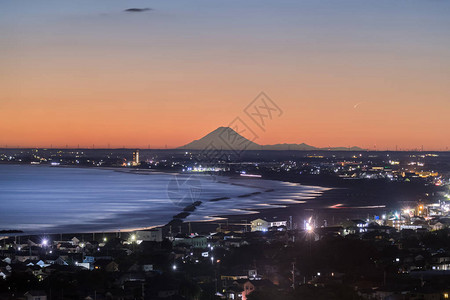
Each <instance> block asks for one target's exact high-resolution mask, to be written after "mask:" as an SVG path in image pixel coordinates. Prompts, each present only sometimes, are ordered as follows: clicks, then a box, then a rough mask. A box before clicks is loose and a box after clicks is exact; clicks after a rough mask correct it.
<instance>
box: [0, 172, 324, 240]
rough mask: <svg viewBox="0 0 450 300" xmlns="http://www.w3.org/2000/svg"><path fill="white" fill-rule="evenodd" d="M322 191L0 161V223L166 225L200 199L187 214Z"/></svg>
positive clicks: (79, 227) (35, 226)
mask: <svg viewBox="0 0 450 300" xmlns="http://www.w3.org/2000/svg"><path fill="white" fill-rule="evenodd" d="M324 190H325V189H324V188H320V187H312V186H303V185H300V184H297V183H287V182H281V181H272V180H262V179H255V178H251V179H250V178H228V177H217V176H210V175H185V174H181V175H180V174H178V175H177V174H166V173H150V172H139V173H132V172H122V171H116V170H110V169H98V168H65V167H51V166H32V165H0V230H21V231H23V232H24V233H25V234H38V233H48V234H50V233H64V232H106V231H119V230H122V231H125V230H133V229H138V228H149V227H153V226H158V225H164V224H167V223H168V222H169V221H170V220H172V218H173V216H174V215H177V214H179V213H180V212H182V211H183V209H184V208H185V207H186V206H188V205H190V204H192V203H194V202H196V201H201V202H202V204H201V205H200V206H198V207H197V208H196V210H195V211H193V212H192V213H191V214H190V215H189V216H188V217H187V218H186V219H185V221H209V220H214V219H217V218H219V217H218V216H221V215H237V214H252V213H255V212H257V211H261V210H263V209H265V208H276V207H285V206H286V205H287V204H293V203H304V202H305V201H310V200H312V199H314V198H316V197H317V196H319V195H320V194H321V193H322V192H323V191H324ZM211 200H215V201H211Z"/></svg>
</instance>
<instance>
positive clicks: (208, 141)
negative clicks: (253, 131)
mask: <svg viewBox="0 0 450 300" xmlns="http://www.w3.org/2000/svg"><path fill="white" fill-rule="evenodd" d="M208 148H210V149H220V150H226V151H233V150H234V151H244V150H279V151H286V150H299V151H306V150H335V151H338V150H342V151H359V150H364V149H362V148H360V147H356V146H353V147H326V148H318V147H314V146H311V145H308V144H305V143H301V144H286V143H284V144H274V145H259V144H257V143H255V142H254V141H251V140H249V139H247V138H245V137H244V136H242V135H240V134H239V133H237V132H236V131H235V130H233V129H232V128H230V127H219V128H217V129H216V130H214V131H212V132H210V133H208V134H207V135H205V136H204V137H202V138H200V139H198V140H194V141H192V142H190V143H188V144H186V145H184V146H181V147H178V148H177V149H186V150H205V149H208Z"/></svg>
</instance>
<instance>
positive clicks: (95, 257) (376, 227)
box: [0, 204, 450, 300]
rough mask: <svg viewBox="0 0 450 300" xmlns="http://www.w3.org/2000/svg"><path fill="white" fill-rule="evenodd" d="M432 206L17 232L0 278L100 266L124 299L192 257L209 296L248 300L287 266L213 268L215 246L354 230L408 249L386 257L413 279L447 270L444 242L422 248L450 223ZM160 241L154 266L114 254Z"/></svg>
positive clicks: (164, 292) (314, 281)
mask: <svg viewBox="0 0 450 300" xmlns="http://www.w3.org/2000/svg"><path fill="white" fill-rule="evenodd" d="M420 205H422V204H420ZM430 211H431V208H430V207H424V206H422V207H421V206H418V208H416V209H415V211H411V212H404V213H402V214H396V213H392V214H390V215H388V216H384V215H383V216H381V217H374V218H373V219H372V220H347V221H345V222H342V223H341V224H339V225H335V226H322V227H318V226H314V223H313V222H312V221H311V219H310V220H307V221H305V223H304V224H301V226H295V224H293V222H292V218H290V219H288V220H283V219H278V218H274V219H264V218H257V219H255V220H252V221H251V222H250V223H249V224H243V225H242V226H241V227H240V228H234V229H231V228H229V227H227V226H219V227H218V228H217V229H216V231H215V232H210V233H207V234H203V235H199V234H194V233H190V234H181V233H179V234H173V233H171V232H169V233H164V230H163V228H156V229H151V230H140V231H135V232H131V233H126V234H124V233H123V235H124V238H122V237H121V236H118V235H117V233H113V234H109V235H104V236H100V237H99V236H97V238H93V239H90V240H85V239H83V238H80V236H76V237H71V238H68V239H53V240H51V239H50V238H41V237H39V239H40V240H36V238H37V237H32V238H29V239H25V238H23V237H22V238H21V239H22V240H23V242H20V240H19V241H18V237H15V238H14V237H8V238H7V237H4V238H3V241H2V242H3V245H2V246H1V248H0V249H1V250H0V281H1V280H7V279H8V277H10V276H11V274H12V273H13V272H16V273H25V274H31V275H32V276H34V277H35V278H36V279H37V280H38V281H44V280H45V279H46V278H47V277H49V276H50V275H51V274H53V273H54V272H59V271H61V270H64V272H69V273H70V272H71V273H76V272H80V271H93V270H99V271H103V272H106V273H110V274H115V276H114V285H115V286H117V287H118V288H119V289H121V291H122V292H121V297H116V298H114V297H113V295H114V293H112V294H111V297H112V298H111V299H128V298H127V296H126V293H125V292H124V291H126V290H127V287H129V286H132V287H134V289H133V290H132V291H133V292H130V293H131V294H133V293H135V291H136V289H142V293H143V294H144V293H145V288H144V286H145V283H146V282H147V281H148V279H149V278H152V277H154V276H157V275H160V274H163V273H165V272H170V271H172V272H176V271H177V270H180V269H181V268H182V265H183V264H194V265H195V264H198V266H199V267H201V266H208V265H209V266H212V267H213V268H214V270H215V271H214V272H215V273H214V274H211V275H209V276H206V278H204V277H202V276H203V275H202V276H198V277H195V278H194V279H195V281H196V282H208V281H212V282H215V285H216V294H215V295H216V297H218V298H222V299H230V300H235V299H243V300H246V299H247V297H248V295H250V294H251V293H252V292H254V291H257V290H264V289H267V288H273V287H278V288H280V287H281V286H283V284H282V283H281V282H282V281H283V279H282V278H283V276H284V277H285V276H286V275H285V274H286V272H287V271H286V270H281V269H280V267H279V266H277V265H274V264H271V263H270V262H269V263H267V264H260V265H258V266H257V267H256V266H254V265H252V263H251V262H249V263H248V264H246V265H243V266H242V267H240V268H238V269H230V268H226V267H223V268H218V267H217V268H216V267H215V266H219V265H220V264H221V259H220V257H219V256H216V254H217V252H216V251H217V249H222V250H224V251H233V249H239V248H241V247H244V246H248V245H252V244H255V243H261V241H263V242H264V243H267V244H271V243H275V242H276V243H285V244H288V243H292V242H295V241H296V240H297V239H301V238H304V237H305V234H307V235H308V236H309V237H310V238H311V240H313V241H314V240H315V241H318V240H321V239H323V238H324V237H326V236H341V237H346V236H349V237H350V236H354V237H356V238H360V239H373V240H377V239H383V238H385V239H387V240H389V241H390V243H391V244H392V245H393V246H395V247H396V248H397V249H407V250H408V251H404V252H402V253H403V254H402V255H399V256H398V257H396V258H395V261H393V262H392V265H393V266H394V267H395V268H396V270H397V271H398V273H399V274H410V275H411V276H415V277H418V278H426V277H427V276H428V277H429V276H435V275H436V274H442V275H450V253H449V252H448V249H446V248H445V247H442V248H436V249H429V248H428V249H426V248H424V246H423V244H421V243H420V240H421V237H423V236H424V234H426V233H427V232H429V231H433V230H441V229H443V228H448V227H449V224H450V222H449V220H450V219H448V218H447V216H446V215H438V216H430V213H429V212H430ZM410 213H411V214H410ZM248 227H250V230H248ZM299 227H300V228H299ZM111 235H112V236H111ZM410 237H413V238H415V241H417V242H416V244H408V245H405V242H404V241H405V240H408V238H410ZM112 239H114V240H115V241H119V242H118V245H117V246H116V247H115V248H111V247H107V245H108V242H110V240H112ZM164 242H165V243H169V244H170V249H169V250H161V251H170V255H169V257H170V265H169V266H165V267H161V266H158V267H157V266H155V263H154V261H148V262H145V261H144V262H143V261H140V262H135V263H133V264H131V265H130V266H127V267H126V268H123V267H122V266H121V264H120V262H119V261H118V257H119V256H130V255H132V254H133V253H134V252H135V251H136V249H139V247H146V245H161V244H162V243H164ZM0 244H1V242H0ZM119 253H120V255H119ZM293 272H294V273H295V271H293ZM341 278H342V274H338V273H335V272H333V273H329V274H328V273H326V272H318V273H317V276H313V277H311V278H308V279H306V278H305V279H304V282H303V283H304V284H311V285H314V286H325V285H327V284H328V283H329V282H333V283H336V282H339V281H340V280H341ZM284 288H285V289H289V288H290V287H289V286H288V287H284ZM355 289H356V290H357V291H358V294H359V295H360V297H362V298H364V299H387V297H389V295H395V294H396V293H398V291H396V290H389V289H388V288H376V289H375V288H373V287H372V288H370V289H367V288H366V287H365V286H355ZM403 292H404V291H403ZM416 292H417V291H416ZM131 294H130V295H131ZM431 294H432V295H434V296H430V297H431V298H430V297H428V296H427V297H428V298H426V299H434V298H433V297H437V298H436V299H441V298H442V297H443V296H442V295H443V294H442V291H440V290H439V291H433V293H431ZM174 295H178V289H177V288H176V287H170V288H164V289H162V288H161V290H159V291H158V297H159V298H158V299H164V298H166V299H169V297H174ZM427 295H428V294H427ZM178 296H180V295H178ZM46 297H47V295H46V291H43V290H31V291H27V292H26V293H24V294H23V296H21V298H20V299H33V300H46ZM89 297H91V298H92V295H90V294H89V295H86V299H90V298H89ZM180 297H181V296H180ZM0 299H1V293H0ZM99 299H100V298H99ZM179 299H183V298H182V297H181V298H179ZM411 299H413V298H411ZM414 299H416V298H414ZM417 299H419V298H417ZM421 299H422V298H421ZM424 299H425V298H424Z"/></svg>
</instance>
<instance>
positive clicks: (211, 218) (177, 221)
mask: <svg viewBox="0 0 450 300" xmlns="http://www.w3.org/2000/svg"><path fill="white" fill-rule="evenodd" d="M47 167H56V168H60V167H61V166H47ZM63 168H71V166H68V167H63ZM76 168H78V167H76ZM81 168H83V169H90V168H89V167H81ZM94 169H102V170H109V171H114V172H123V173H126V174H135V175H152V174H161V175H177V174H181V175H185V176H190V175H194V176H206V175H210V176H217V175H211V174H197V173H194V174H191V173H189V174H185V173H179V172H155V171H152V170H146V169H137V170H136V169H132V170H124V169H121V168H102V167H95V168H94ZM220 177H222V178H221V179H219V180H215V182H217V183H221V184H228V185H237V186H244V187H249V188H253V189H254V188H257V189H259V191H255V192H250V193H245V194H241V195H237V196H233V197H234V198H236V199H241V198H248V197H252V196H258V195H260V194H262V193H269V192H273V191H276V190H275V189H267V188H265V187H263V186H258V185H253V184H250V183H251V181H254V180H258V181H260V180H264V181H267V180H269V181H278V182H283V183H288V184H295V185H300V184H299V183H292V182H287V181H284V180H274V179H266V178H258V179H248V178H245V180H246V181H248V182H246V184H244V183H236V182H229V180H233V179H234V180H236V179H242V178H241V177H234V176H226V175H220ZM225 178H226V180H224V179H225ZM227 181H228V182H227ZM302 186H303V187H306V188H308V187H311V188H321V189H323V187H320V186H310V185H302ZM323 192H324V191H319V192H317V193H319V194H317V195H315V194H316V193H312V194H310V195H308V197H307V198H308V199H307V200H311V199H316V198H318V197H320V196H321V195H322V193H323ZM310 197H312V198H310ZM230 199H231V198H230V197H214V198H211V199H207V200H203V201H198V202H200V203H198V202H197V203H196V204H195V205H193V204H194V203H188V204H187V205H185V206H183V207H180V209H179V213H178V214H175V215H174V216H173V217H172V218H171V219H170V220H168V221H167V222H166V223H165V224H158V225H151V226H145V227H139V228H136V227H128V228H124V229H120V230H119V229H117V230H86V231H84V230H83V231H81V232H80V231H79V230H75V232H76V233H77V234H83V233H92V232H96V233H101V232H119V231H120V232H131V231H135V230H145V229H152V228H155V227H166V226H170V225H176V226H183V224H186V223H189V222H190V223H199V224H205V223H210V222H217V221H218V220H226V219H229V218H230V216H233V215H229V214H227V213H226V212H224V213H223V214H222V213H219V214H217V212H216V213H214V214H209V215H208V216H206V218H207V219H206V220H201V221H199V220H195V221H189V219H187V218H188V217H189V216H191V215H192V214H195V211H196V209H197V207H198V206H200V205H202V204H204V203H215V202H216V203H217V202H221V201H224V200H230ZM266 200H269V199H266ZM291 200H292V199H291ZM293 201H295V200H293ZM297 201H298V200H297ZM265 204H266V205H267V207H264V208H261V207H258V208H256V207H254V208H240V209H239V211H240V213H237V214H235V216H241V217H242V216H248V215H254V214H258V213H261V212H262V211H267V210H272V209H276V208H277V206H278V208H280V204H277V203H271V201H270V200H269V201H267V202H266V203H265ZM297 204H302V203H300V202H299V203H291V204H283V208H288V207H290V206H291V205H297ZM272 206H273V207H272ZM204 217H205V216H204ZM194 218H195V217H194ZM55 228H58V226H56V227H55ZM2 230H3V231H5V232H4V233H3V234H0V236H27V235H29V236H34V235H42V234H43V233H42V232H56V233H55V234H60V233H59V232H58V230H55V231H52V230H43V231H42V232H41V231H38V232H29V231H25V230H21V229H16V228H5V229H2ZM7 231H9V232H7ZM66 233H67V234H68V233H71V231H70V230H65V231H63V234H66Z"/></svg>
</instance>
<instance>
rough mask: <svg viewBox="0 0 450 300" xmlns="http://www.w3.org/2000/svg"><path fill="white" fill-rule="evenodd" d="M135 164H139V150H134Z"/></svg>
mask: <svg viewBox="0 0 450 300" xmlns="http://www.w3.org/2000/svg"><path fill="white" fill-rule="evenodd" d="M132 164H133V166H139V165H140V163H139V150H136V151H134V152H133V162H132Z"/></svg>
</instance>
